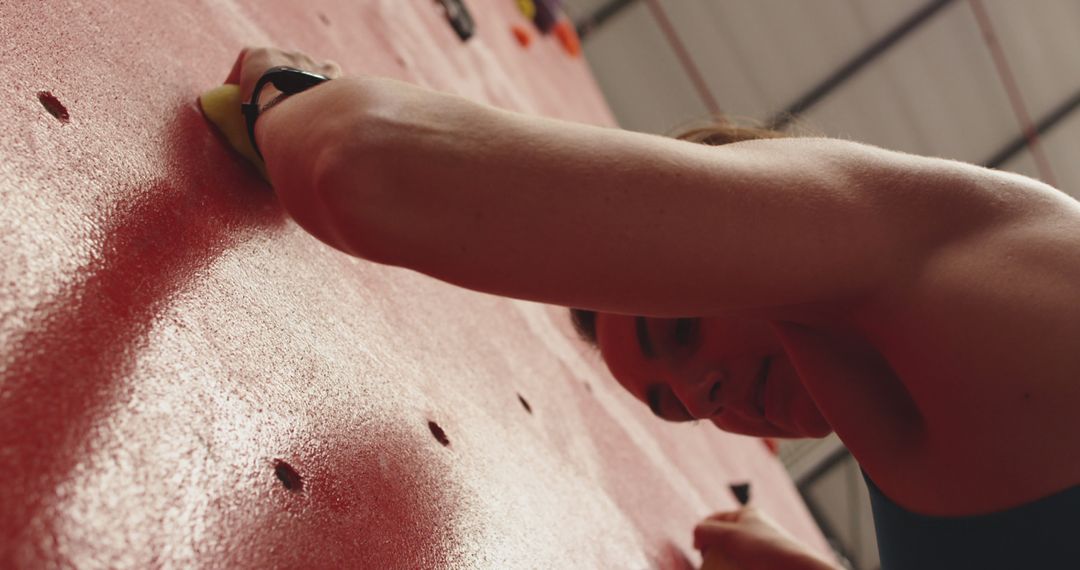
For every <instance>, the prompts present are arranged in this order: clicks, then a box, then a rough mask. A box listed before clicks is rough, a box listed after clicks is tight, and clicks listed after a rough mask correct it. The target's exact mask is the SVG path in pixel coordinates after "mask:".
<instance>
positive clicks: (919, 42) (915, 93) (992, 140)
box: [807, 2, 1020, 163]
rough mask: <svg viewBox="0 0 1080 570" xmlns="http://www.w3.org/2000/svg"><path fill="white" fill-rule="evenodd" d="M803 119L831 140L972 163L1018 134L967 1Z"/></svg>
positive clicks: (862, 73)
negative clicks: (858, 142) (849, 139)
mask: <svg viewBox="0 0 1080 570" xmlns="http://www.w3.org/2000/svg"><path fill="white" fill-rule="evenodd" d="M807 120H808V122H809V124H810V125H812V126H813V127H816V128H818V129H820V130H821V131H823V132H824V133H825V134H827V135H830V136H841V137H846V138H852V139H856V140H861V141H865V142H869V143H872V144H876V145H880V146H883V147H887V148H892V149H896V150H902V151H907V152H913V153H917V154H926V155H933V156H941V157H946V158H954V159H959V160H965V161H968V162H975V163H980V162H982V161H984V160H986V159H987V158H988V157H989V156H990V155H991V154H993V153H994V152H996V151H997V150H998V149H999V148H1001V147H1002V146H1004V145H1005V144H1006V143H1007V142H1008V141H1009V140H1011V139H1012V138H1013V137H1015V136H1016V135H1017V134H1018V133H1019V132H1020V127H1019V126H1018V123H1017V120H1016V118H1015V115H1014V113H1013V111H1012V108H1011V107H1010V105H1009V100H1008V98H1007V96H1006V93H1005V91H1004V89H1003V88H1002V86H1001V81H1000V79H999V77H998V75H997V71H996V69H995V67H994V64H993V60H992V59H991V56H990V52H989V50H988V49H987V47H986V45H985V44H984V43H983V40H982V37H981V32H980V30H979V28H978V26H977V24H976V21H975V18H974V15H973V13H972V11H971V9H970V6H969V5H968V4H967V3H966V2H957V3H954V4H952V5H951V6H950V7H948V8H946V9H945V10H944V11H942V12H941V13H939V14H938V15H937V16H936V17H935V18H934V19H933V20H931V21H930V22H928V23H927V24H926V25H924V26H923V27H921V28H920V29H918V30H916V31H915V32H913V33H912V34H911V36H909V37H908V38H906V39H905V40H904V41H903V42H901V43H900V44H898V45H897V46H896V47H894V48H893V49H892V50H891V51H889V52H888V53H886V54H885V55H883V56H882V57H881V58H880V59H879V60H878V61H877V62H876V63H875V65H872V66H870V67H869V68H867V69H866V70H864V71H863V72H861V73H859V74H858V75H856V76H855V77H854V78H852V80H851V81H850V82H849V83H847V84H845V85H844V86H842V87H841V88H840V89H838V90H837V91H836V92H834V93H833V94H832V95H831V96H830V97H828V98H826V99H825V100H824V101H823V102H822V103H820V104H819V105H818V106H816V107H814V108H813V109H811V110H810V112H809V113H808V114H807Z"/></svg>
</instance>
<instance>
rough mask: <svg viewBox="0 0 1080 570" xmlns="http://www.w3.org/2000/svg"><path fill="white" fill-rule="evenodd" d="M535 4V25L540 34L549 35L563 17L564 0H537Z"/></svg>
mask: <svg viewBox="0 0 1080 570" xmlns="http://www.w3.org/2000/svg"><path fill="white" fill-rule="evenodd" d="M535 4H536V15H535V16H533V23H534V24H536V27H537V28H539V30H540V33H542V34H548V33H550V32H551V30H552V29H554V28H555V24H556V23H558V22H559V17H560V16H561V15H562V0H535Z"/></svg>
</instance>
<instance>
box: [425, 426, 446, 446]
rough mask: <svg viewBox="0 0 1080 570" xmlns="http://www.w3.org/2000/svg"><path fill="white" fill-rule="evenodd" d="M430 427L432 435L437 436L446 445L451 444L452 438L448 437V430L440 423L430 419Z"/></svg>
mask: <svg viewBox="0 0 1080 570" xmlns="http://www.w3.org/2000/svg"><path fill="white" fill-rule="evenodd" d="M427 426H428V429H430V430H431V435H433V436H435V439H436V440H438V442H439V443H441V444H443V446H445V447H449V446H450V438H448V437H446V432H445V431H443V429H442V428H441V427H439V424H437V423H435V422H431V421H429V422H428V423H427Z"/></svg>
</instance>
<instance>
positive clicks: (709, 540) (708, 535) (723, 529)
mask: <svg viewBox="0 0 1080 570" xmlns="http://www.w3.org/2000/svg"><path fill="white" fill-rule="evenodd" d="M736 527H737V525H736V523H730V522H726V521H714V520H707V521H705V522H703V523H700V524H698V525H697V526H696V527H694V548H696V549H698V550H705V549H706V548H709V547H712V546H717V545H718V544H720V543H723V542H726V540H725V539H726V538H727V537H728V536H730V535H731V533H732V531H734V530H735V529H736Z"/></svg>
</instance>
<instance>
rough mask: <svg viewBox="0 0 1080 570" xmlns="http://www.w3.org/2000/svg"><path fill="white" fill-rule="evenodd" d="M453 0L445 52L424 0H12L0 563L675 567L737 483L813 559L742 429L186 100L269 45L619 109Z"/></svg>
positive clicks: (490, 18) (512, 93) (0, 162)
mask: <svg viewBox="0 0 1080 570" xmlns="http://www.w3.org/2000/svg"><path fill="white" fill-rule="evenodd" d="M469 5H470V7H471V8H472V10H473V13H474V16H475V18H476V20H477V25H478V35H477V37H475V38H474V39H473V40H471V41H470V42H468V43H467V44H462V43H461V42H460V41H459V40H458V39H457V37H456V36H455V35H454V33H453V31H452V30H451V29H450V27H449V26H448V25H447V24H446V22H445V20H444V19H443V17H442V14H441V12H440V10H439V7H438V5H437V4H436V3H433V2H430V1H427V0H408V1H406V0H385V1H358V0H352V1H341V0H325V1H320V0H312V1H306V2H293V1H278V2H256V1H254V0H250V1H239V0H238V1H228V0H220V1H205V2H173V3H168V2H136V1H134V0H129V1H120V2H114V1H109V0H86V1H81V2H77V1H68V2H61V1H49V2H38V1H23V2H0V76H2V77H3V78H4V80H3V81H2V82H0V120H2V123H0V124H2V125H3V136H0V251H2V258H0V259H2V263H0V473H2V474H3V480H2V483H0V514H2V516H0V567H3V568H48V567H67V566H77V567H82V568H106V567H108V568H122V567H128V568H144V567H154V566H164V567H196V566H201V567H262V568H265V567H280V568H287V567H291V568H296V567H325V568H331V567H369V568H656V567H659V568H683V567H685V566H686V564H687V563H692V562H696V561H697V560H698V557H697V555H696V553H694V552H693V551H692V549H691V546H690V540H691V529H692V527H693V525H694V523H695V522H696V521H697V520H698V519H699V518H701V517H703V516H705V515H707V514H708V513H709V512H711V511H714V510H720V509H728V508H733V507H734V506H735V501H734V498H733V497H732V496H731V494H730V492H729V490H728V484H729V483H731V482H733V481H741V480H750V481H752V482H753V484H754V494H755V498H754V501H755V502H756V503H757V504H758V505H759V506H761V507H763V508H765V509H766V510H767V511H768V512H770V513H771V514H772V515H773V516H774V517H775V518H777V519H778V520H779V521H781V523H782V524H783V525H784V526H786V527H787V528H788V529H790V530H791V531H792V532H793V533H794V534H796V535H797V536H799V537H800V538H802V539H803V540H805V541H807V542H809V543H811V544H812V545H814V546H815V548H818V549H822V550H823V549H824V543H823V540H822V539H821V537H820V534H819V533H818V532H817V530H816V527H815V526H814V525H813V522H812V520H811V519H810V517H809V516H808V514H807V512H806V510H805V508H804V506H803V505H802V502H801V500H800V499H799V497H798V494H797V493H796V491H795V490H794V488H793V487H792V485H791V483H790V481H789V480H788V478H787V476H786V474H785V473H784V471H783V469H782V467H781V466H780V464H779V463H778V462H777V461H776V459H775V458H773V457H772V456H771V455H770V454H769V453H768V451H767V450H766V449H765V447H764V446H763V445H762V444H761V442H760V441H759V440H756V439H752V438H743V437H738V436H732V435H727V434H723V433H721V432H719V431H717V430H715V429H714V428H712V427H711V426H705V425H699V426H686V425H682V426H675V425H666V424H663V423H661V422H659V421H658V420H656V419H654V418H652V417H651V416H650V414H649V412H648V410H647V409H646V408H645V406H643V405H641V404H639V403H637V402H636V401H634V400H633V399H632V398H631V397H630V396H629V395H627V394H624V393H623V392H622V391H621V390H620V389H619V387H618V386H617V385H616V384H615V383H614V381H613V380H612V379H611V378H610V377H609V376H608V374H607V373H606V371H605V370H604V368H603V366H602V363H601V362H600V361H599V359H598V358H597V356H596V355H595V354H593V353H592V352H590V351H589V350H588V349H586V348H585V347H583V345H582V344H581V343H579V342H578V341H577V340H575V339H574V337H573V335H572V333H571V331H570V327H569V324H568V322H567V319H566V316H565V314H564V311H563V310H560V309H557V308H553V307H544V306H540V305H534V304H528V303H521V302H515V301H509V300H505V299H499V298H495V297H490V296H486V295H480V294H476V293H472V292H469V291H464V290H460V289H456V288H453V287H451V286H449V285H445V284H443V283H440V282H437V281H434V280H432V279H429V278H427V277H424V276H421V275H419V274H416V273H413V272H410V271H407V270H403V269H395V268H386V267H380V266H376V265H373V264H371V263H368V262H365V261H362V260H357V259H352V258H349V257H347V256H345V255H343V254H341V253H338V252H335V251H333V250H331V249H329V248H328V247H326V246H324V245H322V244H321V243H319V242H317V241H316V240H315V239H313V238H311V237H309V236H308V235H306V234H305V233H304V232H303V231H301V230H300V229H299V228H298V227H297V226H296V225H295V224H294V223H292V222H291V221H290V220H289V219H288V218H287V216H286V215H285V214H284V213H283V211H282V209H281V208H280V207H279V206H278V205H277V203H276V200H275V198H274V195H273V194H272V192H271V191H270V189H269V188H268V187H267V186H265V185H264V184H263V183H261V181H260V180H259V179H258V177H257V176H256V175H254V174H253V172H252V170H251V169H250V168H248V167H247V166H246V165H245V164H243V163H242V162H241V161H239V160H238V159H237V158H236V157H235V155H233V154H232V153H231V152H230V151H228V150H227V149H226V148H225V147H224V145H223V144H222V143H221V141H220V140H219V139H218V138H217V137H216V136H215V135H214V134H213V133H212V131H211V130H210V129H209V128H208V126H207V125H206V123H205V122H204V121H203V119H202V117H201V116H200V114H199V112H198V110H197V107H196V106H195V98H196V96H197V95H198V94H199V93H200V92H201V91H203V90H205V89H207V88H209V87H211V86H213V85H215V84H217V83H220V81H221V80H222V79H223V78H224V76H225V74H226V73H227V72H228V69H229V67H230V65H231V64H232V62H233V59H234V58H235V56H236V54H237V52H238V51H239V49H240V48H241V47H242V46H243V45H245V44H272V45H278V46H281V47H289V48H296V49H302V50H304V51H307V52H309V53H312V54H313V55H316V56H318V57H327V58H332V59H335V60H337V61H339V62H340V63H342V65H343V67H344V68H345V69H346V71H347V72H350V73H369V74H379V75H386V76H393V77H397V78H401V79H405V80H409V81H412V82H415V83H419V84H423V85H427V86H430V87H433V88H436V89H440V90H445V91H452V92H456V93H460V94H462V95H465V96H467V97H471V98H474V99H477V100H481V101H487V102H489V103H492V104H495V105H499V106H502V107H506V108H511V109H516V110H519V111H523V112H528V113H538V114H545V115H551V116H557V117H562V118H566V119H571V120H578V121H584V122H592V123H599V124H611V122H612V119H611V116H610V114H609V113H608V111H607V108H606V106H605V105H604V103H603V101H602V98H601V96H600V95H599V93H598V91H597V89H596V87H595V84H594V83H593V81H592V79H591V76H590V74H589V72H588V69H587V67H586V65H585V64H584V63H583V62H582V61H581V60H580V59H573V58H570V57H568V56H567V55H565V54H564V53H563V52H562V51H561V49H560V48H559V47H558V45H557V44H556V43H555V41H554V40H550V39H544V40H542V41H539V42H535V43H534V44H533V45H532V46H531V47H530V48H529V49H527V50H526V49H523V48H521V47H520V46H519V45H518V44H517V43H516V41H515V40H514V37H513V36H512V34H511V33H510V26H511V25H512V24H515V23H525V22H524V20H523V18H522V17H521V16H520V15H519V14H518V13H517V11H516V8H515V7H514V2H513V1H512V0H484V1H481V0H474V1H472V2H470V3H469ZM40 92H49V93H50V94H51V95H52V97H53V98H55V101H52V102H51V103H50V105H49V106H51V107H52V109H53V113H50V112H49V111H48V110H47V109H46V105H45V104H44V103H45V102H49V101H51V99H50V98H49V97H47V96H43V95H41V96H39V93H40ZM57 104H59V105H63V106H64V108H65V109H66V115H65V114H64V113H62V112H61V111H60V110H59V108H58V106H57ZM54 114H55V115H59V116H54ZM436 425H437V426H438V427H437V428H436V427H435V426H436ZM434 431H438V432H440V433H441V436H442V437H443V438H444V441H445V442H447V445H444V444H443V443H441V442H440V441H439V440H438V438H436V437H435V435H434V433H433V432H434Z"/></svg>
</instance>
